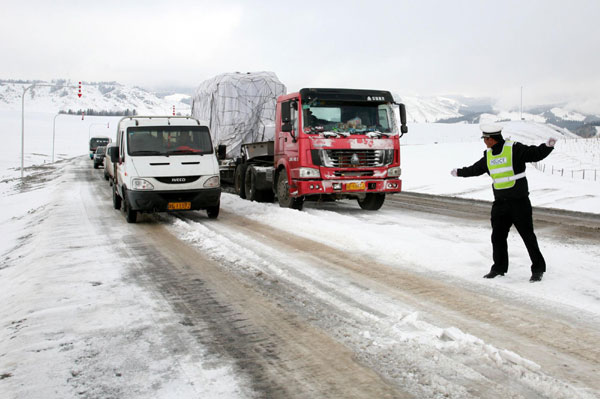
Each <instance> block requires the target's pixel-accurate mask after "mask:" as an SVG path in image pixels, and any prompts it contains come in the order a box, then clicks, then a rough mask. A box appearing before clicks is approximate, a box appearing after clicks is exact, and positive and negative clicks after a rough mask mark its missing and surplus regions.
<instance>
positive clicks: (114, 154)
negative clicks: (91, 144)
mask: <svg viewBox="0 0 600 399" xmlns="http://www.w3.org/2000/svg"><path fill="white" fill-rule="evenodd" d="M108 156H109V157H110V161H111V162H112V163H117V162H119V147H108Z"/></svg>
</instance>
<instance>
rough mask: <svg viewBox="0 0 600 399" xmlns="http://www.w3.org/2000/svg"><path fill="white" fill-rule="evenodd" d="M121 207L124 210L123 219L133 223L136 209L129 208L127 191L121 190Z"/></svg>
mask: <svg viewBox="0 0 600 399" xmlns="http://www.w3.org/2000/svg"><path fill="white" fill-rule="evenodd" d="M123 208H124V211H125V220H127V223H135V222H136V221H137V211H134V210H133V209H131V205H130V204H129V201H128V200H127V192H125V191H124V190H123Z"/></svg>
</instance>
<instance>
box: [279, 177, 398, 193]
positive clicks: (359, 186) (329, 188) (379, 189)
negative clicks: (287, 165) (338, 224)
mask: <svg viewBox="0 0 600 399" xmlns="http://www.w3.org/2000/svg"><path fill="white" fill-rule="evenodd" d="M400 191H402V180H400V179H372V180H366V179H365V180H362V179H357V180H296V181H295V182H294V186H292V187H291V188H290V195H291V196H293V197H297V196H303V195H318V194H343V195H350V196H351V195H353V194H356V195H360V194H366V193H385V194H393V193H399V192H400Z"/></svg>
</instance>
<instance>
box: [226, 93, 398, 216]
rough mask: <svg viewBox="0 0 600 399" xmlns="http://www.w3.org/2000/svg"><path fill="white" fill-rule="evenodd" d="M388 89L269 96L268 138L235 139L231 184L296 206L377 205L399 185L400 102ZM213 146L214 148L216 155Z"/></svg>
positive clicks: (259, 198)
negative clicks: (272, 110) (271, 123)
mask: <svg viewBox="0 0 600 399" xmlns="http://www.w3.org/2000/svg"><path fill="white" fill-rule="evenodd" d="M395 105H396V103H395V102H394V99H393V97H392V95H391V93H390V92H388V91H379V90H352V89H302V90H300V91H299V92H297V93H292V94H287V95H282V96H280V97H278V98H277V108H276V117H275V138H274V140H273V141H265V142H258V143H248V144H243V145H242V147H241V156H240V158H239V159H238V160H237V162H236V167H235V174H234V185H235V190H236V192H237V193H238V194H239V195H240V196H241V197H242V198H247V199H250V200H256V201H268V200H272V199H273V196H276V197H277V200H278V202H279V204H280V206H282V207H288V208H294V209H302V206H303V204H304V201H308V200H328V199H341V198H355V199H356V200H357V201H358V204H359V205H360V207H361V208H363V209H367V210H377V209H379V208H381V206H382V205H383V203H384V201H385V196H386V194H393V193H398V192H400V191H401V189H402V180H400V174H401V168H400V140H399V138H400V137H401V135H403V134H404V133H406V132H407V131H408V128H407V126H406V111H405V107H404V104H397V105H398V106H399V114H400V124H399V123H398V121H397V119H396V113H395V112H394V107H395ZM223 152H224V151H223V149H221V153H223Z"/></svg>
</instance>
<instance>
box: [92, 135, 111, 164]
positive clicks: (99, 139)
mask: <svg viewBox="0 0 600 399" xmlns="http://www.w3.org/2000/svg"><path fill="white" fill-rule="evenodd" d="M111 141H112V140H111V139H110V138H109V137H105V136H94V137H92V138H91V139H90V159H94V154H95V153H96V148H98V146H101V145H103V146H106V145H107V144H108V143H110V142H111Z"/></svg>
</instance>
